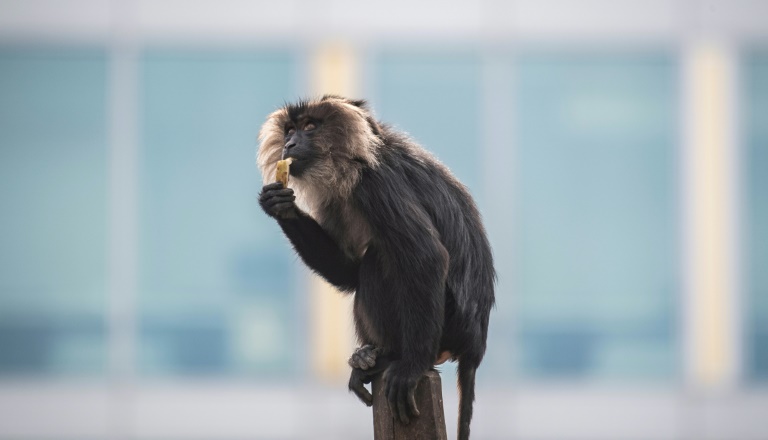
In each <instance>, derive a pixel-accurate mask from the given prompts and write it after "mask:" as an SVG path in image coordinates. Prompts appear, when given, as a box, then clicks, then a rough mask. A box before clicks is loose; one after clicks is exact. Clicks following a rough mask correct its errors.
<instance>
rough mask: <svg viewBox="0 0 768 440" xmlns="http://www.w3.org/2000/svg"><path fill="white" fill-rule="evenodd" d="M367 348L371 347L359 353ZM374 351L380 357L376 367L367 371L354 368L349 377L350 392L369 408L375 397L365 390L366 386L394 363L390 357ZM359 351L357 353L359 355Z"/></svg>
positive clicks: (376, 361)
mask: <svg viewBox="0 0 768 440" xmlns="http://www.w3.org/2000/svg"><path fill="white" fill-rule="evenodd" d="M366 347H371V346H370V345H366V346H365V347H361V348H360V349H358V350H357V351H360V350H363V349H365V348H366ZM371 348H373V347H371ZM374 350H376V354H377V356H378V357H377V358H376V360H375V362H374V365H372V366H370V367H368V369H365V370H363V369H362V368H355V367H353V368H352V374H351V375H350V376H349V391H352V392H353V393H355V395H356V396H357V397H358V398H359V399H360V400H361V401H362V402H363V403H364V404H366V405H367V406H371V405H373V396H371V393H370V392H369V391H368V389H366V388H365V385H366V384H369V383H371V381H373V379H374V378H375V377H376V376H378V375H379V374H380V373H381V372H383V371H385V370H386V369H387V367H389V365H390V364H391V363H392V360H391V359H390V358H389V356H387V355H386V354H383V353H382V352H381V351H380V350H379V349H374ZM357 351H356V352H355V353H357ZM353 356H354V355H353ZM350 360H351V359H350Z"/></svg>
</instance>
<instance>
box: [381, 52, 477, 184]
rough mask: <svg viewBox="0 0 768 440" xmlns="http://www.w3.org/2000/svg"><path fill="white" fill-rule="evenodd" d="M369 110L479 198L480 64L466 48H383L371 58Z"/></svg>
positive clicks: (475, 56)
mask: <svg viewBox="0 0 768 440" xmlns="http://www.w3.org/2000/svg"><path fill="white" fill-rule="evenodd" d="M371 70H372V77H373V79H374V84H373V87H372V89H373V90H372V92H373V96H374V98H375V102H373V109H374V111H375V112H376V114H377V116H378V117H379V119H381V120H382V121H384V122H385V123H389V124H391V125H393V126H395V128H397V129H399V130H402V131H405V132H406V133H408V134H409V135H410V136H412V137H413V138H414V139H415V140H416V141H417V142H418V143H419V144H421V145H422V146H423V147H424V148H426V149H427V150H429V151H430V152H432V153H433V154H434V155H435V156H437V158H438V159H440V161H441V162H443V163H444V164H445V165H447V166H448V168H450V169H451V171H452V172H453V173H454V174H455V175H456V176H457V177H458V178H459V180H460V181H461V182H463V183H464V184H465V185H467V186H468V187H469V189H470V191H471V192H472V194H473V195H474V196H475V197H476V198H479V199H481V198H482V194H481V193H482V187H481V185H482V183H483V182H482V179H481V176H482V174H481V172H482V167H483V162H482V160H483V155H482V147H483V146H482V144H481V142H482V136H481V134H482V131H481V130H482V128H481V121H482V119H481V118H482V98H483V97H482V63H481V58H480V57H479V56H477V55H475V54H472V53H441V52H396V51H391V52H389V51H385V52H382V53H380V54H378V55H377V56H375V57H374V59H373V61H372V66H371Z"/></svg>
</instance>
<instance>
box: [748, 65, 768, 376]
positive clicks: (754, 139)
mask: <svg viewBox="0 0 768 440" xmlns="http://www.w3.org/2000/svg"><path fill="white" fill-rule="evenodd" d="M744 72H745V82H744V92H745V96H744V103H745V105H746V111H745V112H744V117H745V128H746V133H745V136H744V138H745V142H746V153H745V160H744V164H745V172H746V185H745V190H746V192H747V197H746V215H745V220H746V223H747V228H746V234H745V236H746V242H745V246H744V248H745V250H746V253H747V255H746V276H747V282H746V286H747V288H748V294H747V297H748V299H747V301H748V303H749V307H747V308H746V310H747V316H746V323H747V332H746V333H747V344H746V346H747V350H746V354H747V357H748V358H747V362H746V368H747V372H748V375H750V376H751V377H752V378H753V379H759V380H766V379H768V273H767V272H766V270H765V265H766V262H767V261H768V53H767V52H765V51H763V52H754V53H749V54H747V57H746V62H745V69H744Z"/></svg>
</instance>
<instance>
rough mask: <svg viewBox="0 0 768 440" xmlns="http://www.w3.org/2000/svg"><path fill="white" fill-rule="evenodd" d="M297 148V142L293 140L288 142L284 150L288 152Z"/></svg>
mask: <svg viewBox="0 0 768 440" xmlns="http://www.w3.org/2000/svg"><path fill="white" fill-rule="evenodd" d="M295 146H296V142H294V141H293V140H290V141H288V142H287V143H286V144H285V146H284V147H283V149H284V150H285V151H286V152H287V151H288V150H290V149H291V148H293V147H295Z"/></svg>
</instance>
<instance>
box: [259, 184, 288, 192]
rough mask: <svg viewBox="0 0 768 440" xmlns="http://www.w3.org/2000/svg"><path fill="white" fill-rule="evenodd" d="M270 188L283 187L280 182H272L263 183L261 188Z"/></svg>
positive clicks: (266, 189)
mask: <svg viewBox="0 0 768 440" xmlns="http://www.w3.org/2000/svg"><path fill="white" fill-rule="evenodd" d="M271 189H283V183H282V182H272V183H268V184H266V185H264V187H263V188H262V190H264V191H269V190H271Z"/></svg>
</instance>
